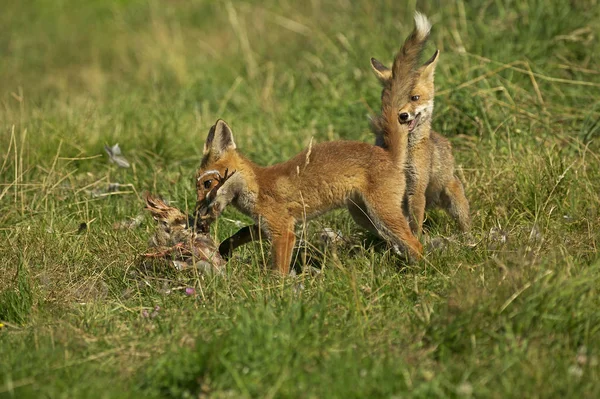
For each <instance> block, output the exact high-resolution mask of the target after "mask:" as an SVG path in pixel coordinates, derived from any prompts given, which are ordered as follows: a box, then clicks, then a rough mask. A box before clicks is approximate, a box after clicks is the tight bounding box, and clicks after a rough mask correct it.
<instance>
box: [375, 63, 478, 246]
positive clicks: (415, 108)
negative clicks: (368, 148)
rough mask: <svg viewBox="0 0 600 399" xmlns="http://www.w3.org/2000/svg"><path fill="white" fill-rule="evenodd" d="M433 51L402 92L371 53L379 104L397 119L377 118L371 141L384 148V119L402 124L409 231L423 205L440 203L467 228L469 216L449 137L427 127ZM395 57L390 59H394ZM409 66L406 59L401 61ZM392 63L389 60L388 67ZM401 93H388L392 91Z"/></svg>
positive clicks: (417, 229)
mask: <svg viewBox="0 0 600 399" xmlns="http://www.w3.org/2000/svg"><path fill="white" fill-rule="evenodd" d="M438 56H439V51H436V52H435V54H434V55H433V57H432V58H431V59H430V60H429V61H427V62H426V63H425V64H424V65H423V66H422V67H420V68H419V69H418V70H417V71H416V74H415V75H414V78H415V80H414V81H412V82H409V83H408V84H412V85H413V88H412V90H411V91H410V92H409V94H408V95H406V90H405V87H406V85H407V83H406V82H403V81H400V80H399V79H395V78H394V76H393V74H390V73H389V72H387V71H390V70H389V69H387V68H386V67H385V66H384V65H383V64H382V63H380V62H379V61H377V60H375V59H373V58H372V59H371V65H372V66H373V69H374V71H375V74H376V75H377V77H378V78H379V80H380V81H381V82H382V84H383V91H382V109H386V110H387V109H388V108H391V109H392V111H389V110H388V111H387V112H390V113H392V114H394V115H396V116H397V119H395V120H392V119H389V118H385V119H382V120H381V119H380V120H378V122H379V123H374V124H373V130H374V132H375V134H376V139H375V143H376V145H379V146H381V147H384V148H386V147H387V146H388V143H387V138H386V137H387V133H386V129H389V125H390V124H391V125H393V126H395V125H398V124H402V125H404V126H407V127H408V129H409V134H408V146H407V155H406V168H405V171H406V182H401V183H399V184H406V203H407V209H406V212H407V213H408V216H409V218H410V225H411V229H412V231H413V232H414V233H416V234H420V233H421V231H422V225H423V220H424V217H425V208H426V207H431V206H441V207H442V208H444V209H445V210H446V211H447V212H448V213H450V215H451V216H453V217H454V218H455V219H456V221H457V223H458V225H459V227H460V229H461V230H462V231H468V230H469V228H470V224H471V220H470V216H469V202H468V200H467V198H466V196H465V193H464V189H463V186H462V183H461V182H460V180H459V179H458V178H457V177H456V175H455V173H454V158H453V156H452V146H451V144H450V142H449V141H448V140H447V139H446V138H445V137H443V136H441V135H440V134H438V133H436V132H434V131H432V130H431V119H432V114H433V100H434V71H435V67H436V64H437V61H438ZM396 62H397V61H395V62H394V64H396ZM409 66H410V67H412V63H409V65H407V66H406V67H407V68H408V67H409ZM395 68H396V66H395V65H394V67H393V70H395ZM398 92H400V93H404V94H402V95H403V96H404V97H402V95H393V93H398Z"/></svg>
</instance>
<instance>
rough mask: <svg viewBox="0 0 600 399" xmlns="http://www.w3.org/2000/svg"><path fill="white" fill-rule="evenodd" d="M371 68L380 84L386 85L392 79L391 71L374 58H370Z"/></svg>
mask: <svg viewBox="0 0 600 399" xmlns="http://www.w3.org/2000/svg"><path fill="white" fill-rule="evenodd" d="M371 68H373V72H375V75H376V76H377V79H379V81H380V82H381V83H384V84H385V83H386V82H387V81H389V80H390V79H391V78H392V70H391V69H390V68H388V67H386V66H385V65H383V64H382V63H381V62H379V61H378V60H376V59H375V58H371Z"/></svg>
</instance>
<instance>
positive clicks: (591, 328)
mask: <svg viewBox="0 0 600 399" xmlns="http://www.w3.org/2000/svg"><path fill="white" fill-rule="evenodd" d="M0 8H1V10H2V11H1V12H0V32H1V34H0V104H1V106H0V154H1V156H2V158H1V163H0V235H1V236H2V238H1V239H0V321H1V322H2V325H3V327H1V328H0V353H1V356H2V361H1V362H0V396H6V397H19V398H21V397H40V396H48V397H130V396H133V395H142V396H144V397H154V396H156V397H165V396H166V397H170V396H173V397H208V396H210V397H240V396H245V397H392V396H396V397H408V396H411V397H432V396H436V397H469V396H475V397H503V398H504V397H556V396H559V395H560V396H564V397H597V396H598V395H599V394H600V385H599V384H598V382H597V381H598V377H599V368H598V355H599V351H600V345H599V344H598V342H599V341H598V338H599V331H600V316H599V314H598V312H597V309H598V306H599V305H600V303H599V299H598V298H599V296H598V279H599V278H600V260H599V257H598V254H597V245H598V240H599V233H598V231H599V228H598V226H600V216H599V200H598V189H599V187H600V168H599V164H600V162H599V161H600V159H599V151H598V149H599V147H598V143H597V142H598V138H599V135H600V124H599V118H600V67H599V63H600V59H599V57H600V56H599V54H600V45H599V41H598V36H599V34H600V26H599V25H598V23H597V21H599V20H600V5H599V4H598V1H597V0H571V1H558V0H552V1H542V0H526V1H510V0H494V1H492V0H487V1H483V0H481V1H470V2H464V1H459V0H456V1H443V2H442V1H432V2H427V3H425V2H420V1H406V2H397V1H377V2H370V1H348V0H329V1H324V0H321V1H319V0H311V1H306V2H292V1H288V0H282V1H262V2H258V1H246V2H225V1H181V0H169V1H167V0H164V1H150V2H147V1H125V0H120V1H107V0H93V1H88V2H80V1H74V0H56V1H49V0H20V1H4V2H2V4H1V7H0ZM415 9H418V10H420V11H422V12H424V13H425V14H426V15H428V16H429V17H430V18H431V20H432V22H433V23H434V29H433V34H432V40H431V41H430V44H429V46H428V50H427V52H428V53H433V51H434V50H435V49H436V48H439V49H440V50H441V59H440V63H439V65H438V70H437V73H436V89H437V97H436V109H435V114H434V115H435V116H434V123H433V125H434V128H435V129H436V130H437V131H439V132H441V133H442V134H444V135H446V136H447V137H450V138H451V140H452V143H453V145H454V148H455V158H456V159H457V163H458V164H459V166H460V174H461V177H462V178H463V181H464V182H465V186H466V189H467V195H468V197H469V199H470V201H471V207H472V214H473V222H474V223H473V224H474V228H473V236H474V242H476V243H477V245H475V246H474V247H473V246H470V245H467V244H466V242H465V241H464V240H461V239H460V238H459V237H457V236H456V235H455V230H454V226H453V225H452V223H451V220H450V219H449V218H447V217H446V216H445V215H443V214H442V213H439V212H431V213H430V214H429V220H428V230H429V234H430V236H432V237H445V238H446V240H447V244H446V246H445V247H444V248H443V250H439V251H434V252H432V253H430V254H429V255H428V257H427V260H426V261H425V262H423V263H422V264H419V265H414V266H407V265H403V264H400V263H399V262H398V261H397V260H396V259H395V258H394V257H393V256H392V255H390V254H389V253H387V251H386V250H385V249H383V248H380V247H378V246H371V245H369V244H367V243H363V240H364V239H363V236H362V235H361V234H362V233H361V231H360V229H358V228H357V227H355V226H354V225H353V224H352V222H351V220H350V218H349V217H348V215H347V214H346V213H345V212H343V211H338V212H334V213H332V214H330V215H328V216H325V217H323V218H320V219H319V220H317V221H315V222H313V223H312V224H311V225H310V226H309V228H308V231H307V232H306V233H305V236H304V238H305V241H306V242H308V243H313V244H314V245H315V246H317V247H318V246H319V231H320V229H321V228H322V227H325V226H327V227H332V228H334V229H336V230H337V229H339V230H341V231H342V233H343V234H344V235H345V236H346V237H347V238H348V239H349V240H350V241H351V242H352V243H354V247H353V248H352V250H348V251H340V252H339V253H335V251H334V250H333V249H331V248H325V249H323V251H324V252H323V254H322V255H320V257H321V259H320V261H319V263H321V265H322V267H323V270H324V271H323V272H322V273H320V274H319V275H317V276H306V275H301V276H299V277H296V278H289V279H280V278H279V277H278V276H274V275H272V274H271V273H270V272H268V271H266V270H265V267H264V262H263V258H262V253H263V252H264V251H267V250H268V246H265V247H264V248H263V247H262V246H261V245H260V244H256V245H251V246H248V247H247V248H244V249H240V251H239V252H238V254H237V255H236V257H235V258H234V260H232V262H230V264H229V269H228V273H227V278H225V279H219V278H210V277H206V276H200V275H196V274H194V273H191V274H181V273H175V272H173V271H157V272H156V273H142V272H141V271H140V270H138V268H137V263H136V259H137V257H138V256H139V254H140V253H142V252H144V251H145V249H146V241H147V238H148V237H149V235H150V234H151V233H152V231H153V223H152V221H151V220H149V218H146V219H145V220H144V222H143V223H142V225H141V226H140V227H137V228H134V229H115V228H114V224H115V223H118V222H122V221H124V220H130V219H131V218H135V217H136V216H137V215H139V214H141V213H142V207H143V204H142V202H141V200H140V194H141V193H142V192H143V191H145V190H150V191H151V192H154V193H160V194H161V195H163V196H164V197H165V198H167V199H169V200H171V202H172V203H173V204H175V205H177V206H179V207H181V208H189V207H191V206H192V205H193V203H194V200H195V194H194V191H193V185H192V176H193V173H194V171H195V168H196V167H197V165H198V163H199V160H200V156H201V151H202V145H203V142H204V138H205V136H206V133H207V131H208V128H209V127H210V126H211V125H212V124H213V123H214V121H215V120H216V119H217V118H223V119H225V120H226V121H228V123H230V124H231V126H232V128H233V129H234V133H235V135H236V142H237V144H238V147H239V148H240V149H241V150H242V151H243V152H244V153H245V154H246V155H248V156H249V157H250V158H251V159H253V160H255V161H257V162H259V163H262V164H272V163H275V162H278V161H282V160H285V159H287V158H288V157H290V156H292V155H294V154H295V153H296V152H298V151H300V150H301V149H302V148H304V147H305V146H306V145H307V144H308V142H309V141H310V139H311V137H314V138H315V139H316V140H317V141H325V140H333V139H352V140H362V141H371V140H372V135H371V133H370V132H369V130H368V122H367V115H368V114H369V113H372V112H374V111H373V110H375V111H376V110H377V109H378V107H379V94H380V89H379V87H378V83H377V81H376V79H375V78H374V77H373V76H372V73H371V71H370V67H369V58H370V57H372V56H373V57H376V58H378V59H380V60H381V61H383V62H385V63H389V62H390V61H391V59H392V57H393V54H394V53H395V51H397V49H398V48H399V46H400V44H401V43H402V41H403V40H404V38H405V37H406V35H407V34H408V33H409V32H410V30H411V29H412V14H413V11H414V10H415ZM117 142H118V143H119V144H120V146H121V148H122V150H123V153H124V155H125V156H126V157H127V159H128V160H129V161H130V162H131V164H132V167H131V168H128V169H118V168H117V167H116V166H115V165H114V164H110V163H108V162H107V157H106V155H105V154H104V150H103V146H104V145H105V144H108V145H113V144H115V143H117ZM110 183H120V184H121V186H119V188H118V189H117V191H114V192H107V187H108V185H109V184H110ZM224 216H225V217H224V218H223V219H221V220H219V221H218V223H216V225H215V226H214V229H213V233H214V234H215V236H216V237H217V238H218V239H223V238H225V237H226V236H227V235H228V234H230V233H231V232H233V231H234V230H235V229H236V222H237V221H241V222H244V223H247V222H248V219H246V218H244V217H243V216H241V215H240V214H238V213H237V212H235V211H234V210H228V211H227V212H226V213H225V215H224ZM82 223H85V226H87V228H86V229H82V228H81V225H82ZM185 287H194V288H195V289H196V292H197V295H194V296H191V297H188V296H186V295H184V294H183V288H185ZM156 306H159V307H160V309H159V310H158V311H155V313H154V317H152V316H148V317H146V314H147V313H148V312H150V313H152V312H153V310H154V309H155V307H156ZM144 311H146V312H144Z"/></svg>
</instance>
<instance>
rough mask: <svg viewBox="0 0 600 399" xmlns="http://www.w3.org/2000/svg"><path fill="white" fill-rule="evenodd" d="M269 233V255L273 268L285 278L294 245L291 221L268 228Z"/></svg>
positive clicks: (294, 239)
mask: <svg viewBox="0 0 600 399" xmlns="http://www.w3.org/2000/svg"><path fill="white" fill-rule="evenodd" d="M269 229H270V232H271V245H272V247H271V253H272V261H273V267H274V268H275V269H277V270H278V271H279V272H280V273H281V274H283V275H284V276H287V275H288V274H289V272H290V263H291V262H292V252H293V250H294V245H295V244H296V234H294V222H293V220H289V221H286V222H284V223H278V224H277V225H276V226H273V225H271V226H269Z"/></svg>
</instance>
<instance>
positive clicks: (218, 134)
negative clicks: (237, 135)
mask: <svg viewBox="0 0 600 399" xmlns="http://www.w3.org/2000/svg"><path fill="white" fill-rule="evenodd" d="M235 148H236V147H235V142H234V141H233V133H232V132H231V128H230V127H229V125H227V123H226V122H225V121H224V120H222V119H219V120H218V121H217V123H215V124H214V125H213V126H212V127H211V128H210V130H209V132H208V136H207V137H206V142H205V143H204V154H206V153H208V152H211V153H213V154H215V155H217V156H219V155H221V154H223V153H224V152H225V151H229V150H235Z"/></svg>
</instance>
